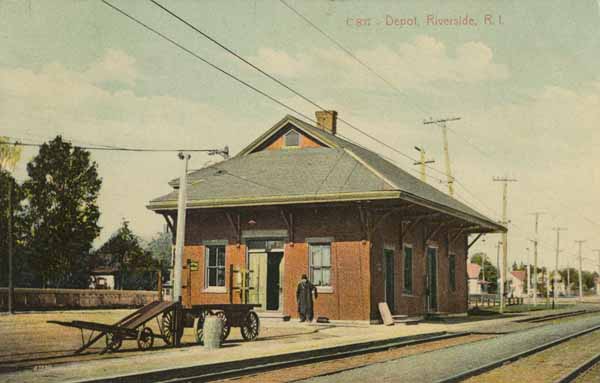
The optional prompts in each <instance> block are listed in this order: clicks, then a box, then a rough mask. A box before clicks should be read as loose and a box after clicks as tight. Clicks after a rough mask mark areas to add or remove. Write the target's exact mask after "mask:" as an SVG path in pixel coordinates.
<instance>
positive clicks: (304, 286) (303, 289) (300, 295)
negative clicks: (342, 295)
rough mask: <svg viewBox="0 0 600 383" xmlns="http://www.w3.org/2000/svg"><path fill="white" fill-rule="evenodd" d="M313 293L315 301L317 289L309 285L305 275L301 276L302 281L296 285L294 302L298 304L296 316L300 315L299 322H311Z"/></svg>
mask: <svg viewBox="0 0 600 383" xmlns="http://www.w3.org/2000/svg"><path fill="white" fill-rule="evenodd" d="M313 291H314V293H315V299H317V295H318V294H317V288H316V287H315V286H314V285H313V284H312V283H310V281H309V280H308V277H307V276H306V274H302V280H301V281H300V283H298V289H296V302H298V314H300V322H304V321H306V320H308V321H309V322H312V320H313V316H314V313H313Z"/></svg>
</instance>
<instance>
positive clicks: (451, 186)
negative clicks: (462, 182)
mask: <svg viewBox="0 0 600 383" xmlns="http://www.w3.org/2000/svg"><path fill="white" fill-rule="evenodd" d="M458 120H460V117H451V118H440V119H437V120H434V119H433V118H430V119H429V120H424V121H423V124H425V125H429V124H436V125H439V126H440V127H441V128H442V136H443V139H444V157H445V163H446V179H447V183H448V194H450V196H454V177H453V176H452V167H451V166H450V153H449V150H448V128H447V126H446V123H447V122H450V121H458Z"/></svg>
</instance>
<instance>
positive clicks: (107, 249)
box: [94, 221, 158, 290]
mask: <svg viewBox="0 0 600 383" xmlns="http://www.w3.org/2000/svg"><path fill="white" fill-rule="evenodd" d="M140 242H141V241H140V239H139V237H138V236H137V235H135V234H134V233H133V231H132V230H131V229H130V228H129V222H128V221H123V223H122V225H121V227H120V228H119V229H118V230H117V231H116V232H115V233H114V234H113V235H112V236H111V237H110V238H109V239H108V240H107V241H106V242H105V243H104V244H103V245H102V246H101V247H100V248H99V249H98V250H97V251H96V252H95V257H94V258H95V259H96V260H97V261H96V263H97V265H98V263H103V264H102V266H112V267H113V268H115V269H117V270H118V271H119V273H118V275H117V278H116V280H115V285H116V286H115V288H117V289H121V290H122V289H125V290H152V289H154V288H155V286H156V270H157V264H158V262H157V261H155V260H154V259H153V258H152V255H151V253H150V252H149V251H145V250H144V249H143V248H142V245H141V243H140ZM98 260H100V261H98Z"/></svg>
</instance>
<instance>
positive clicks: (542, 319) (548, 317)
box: [515, 310, 593, 323]
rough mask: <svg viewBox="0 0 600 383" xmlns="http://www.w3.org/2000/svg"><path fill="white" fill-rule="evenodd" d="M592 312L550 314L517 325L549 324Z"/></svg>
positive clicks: (579, 311) (518, 321) (524, 320)
mask: <svg viewBox="0 0 600 383" xmlns="http://www.w3.org/2000/svg"><path fill="white" fill-rule="evenodd" d="M591 312H593V311H588V310H577V311H569V312H566V313H558V314H550V315H544V316H541V317H533V318H526V319H520V320H517V321H515V322H517V323H541V322H548V321H551V320H556V319H563V318H569V317H574V316H579V315H585V314H589V313H591Z"/></svg>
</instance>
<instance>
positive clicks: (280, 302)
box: [265, 249, 285, 312]
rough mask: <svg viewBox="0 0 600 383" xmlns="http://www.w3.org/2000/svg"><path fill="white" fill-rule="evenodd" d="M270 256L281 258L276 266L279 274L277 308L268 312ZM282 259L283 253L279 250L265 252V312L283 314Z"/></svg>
mask: <svg viewBox="0 0 600 383" xmlns="http://www.w3.org/2000/svg"><path fill="white" fill-rule="evenodd" d="M272 256H281V260H280V261H279V265H278V272H279V287H278V288H279V291H278V292H277V299H278V304H277V305H278V308H277V310H269V309H268V304H269V257H272ZM284 258H285V251H283V250H280V249H276V250H274V251H269V252H267V276H266V278H267V281H266V289H267V291H266V292H265V310H266V311H277V312H283V286H284V267H285V266H284V265H285V264H284Z"/></svg>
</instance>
